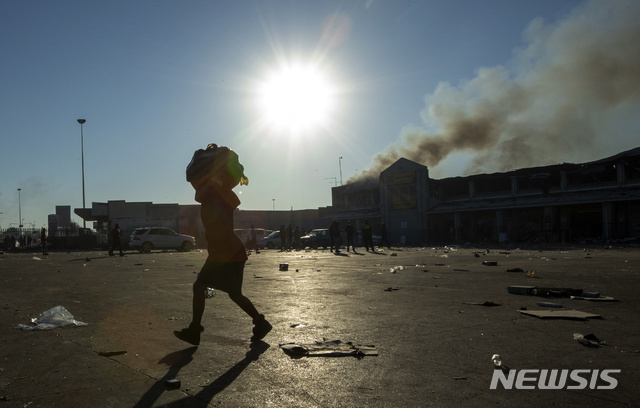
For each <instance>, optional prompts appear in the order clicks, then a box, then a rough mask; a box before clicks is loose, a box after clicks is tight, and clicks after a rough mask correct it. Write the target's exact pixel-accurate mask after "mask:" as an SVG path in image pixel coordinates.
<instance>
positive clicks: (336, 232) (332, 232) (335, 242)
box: [329, 220, 342, 254]
mask: <svg viewBox="0 0 640 408" xmlns="http://www.w3.org/2000/svg"><path fill="white" fill-rule="evenodd" d="M329 236H330V238H331V251H333V247H335V248H336V250H335V253H336V254H339V253H340V247H341V246H342V242H341V241H342V239H341V238H340V223H339V222H338V221H336V220H334V221H333V222H332V223H331V226H330V227H329Z"/></svg>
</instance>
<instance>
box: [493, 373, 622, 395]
mask: <svg viewBox="0 0 640 408" xmlns="http://www.w3.org/2000/svg"><path fill="white" fill-rule="evenodd" d="M620 371H621V370H602V371H601V370H588V369H577V370H556V369H554V370H535V369H528V370H508V372H506V373H505V372H504V371H502V370H493V378H492V379H491V386H490V387H489V388H490V389H492V390H495V389H497V388H498V384H499V383H500V384H502V387H503V388H504V389H505V390H511V389H513V388H514V387H515V389H517V390H534V389H539V390H561V389H567V390H584V389H585V388H587V387H588V388H590V389H592V390H596V389H597V390H612V389H614V388H616V387H617V386H618V380H616V379H615V378H613V377H612V376H611V375H612V374H619V373H620Z"/></svg>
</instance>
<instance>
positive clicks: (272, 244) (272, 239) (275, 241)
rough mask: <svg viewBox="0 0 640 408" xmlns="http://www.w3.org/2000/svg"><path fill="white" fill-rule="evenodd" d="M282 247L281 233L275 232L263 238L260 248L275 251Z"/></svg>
mask: <svg viewBox="0 0 640 408" xmlns="http://www.w3.org/2000/svg"><path fill="white" fill-rule="evenodd" d="M281 247H282V241H281V240H280V231H273V232H272V233H271V234H269V235H267V236H266V237H264V238H262V241H260V248H268V249H273V248H281Z"/></svg>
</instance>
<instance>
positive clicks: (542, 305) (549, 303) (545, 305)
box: [537, 302, 564, 308]
mask: <svg viewBox="0 0 640 408" xmlns="http://www.w3.org/2000/svg"><path fill="white" fill-rule="evenodd" d="M537 305H538V306H540V307H555V308H561V307H564V306H562V305H561V304H559V303H552V302H538V303H537Z"/></svg>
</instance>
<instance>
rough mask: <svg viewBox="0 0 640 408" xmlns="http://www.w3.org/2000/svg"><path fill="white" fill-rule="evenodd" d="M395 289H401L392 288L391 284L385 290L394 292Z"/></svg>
mask: <svg viewBox="0 0 640 408" xmlns="http://www.w3.org/2000/svg"><path fill="white" fill-rule="evenodd" d="M394 290H400V288H392V287H391V286H389V287H388V288H386V289H385V290H384V291H385V292H393V291H394Z"/></svg>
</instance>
